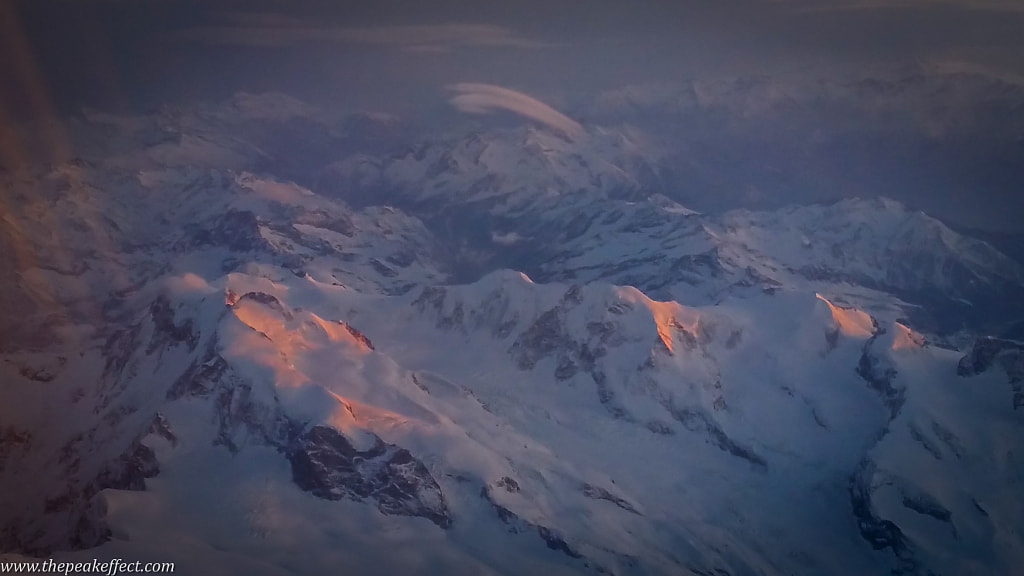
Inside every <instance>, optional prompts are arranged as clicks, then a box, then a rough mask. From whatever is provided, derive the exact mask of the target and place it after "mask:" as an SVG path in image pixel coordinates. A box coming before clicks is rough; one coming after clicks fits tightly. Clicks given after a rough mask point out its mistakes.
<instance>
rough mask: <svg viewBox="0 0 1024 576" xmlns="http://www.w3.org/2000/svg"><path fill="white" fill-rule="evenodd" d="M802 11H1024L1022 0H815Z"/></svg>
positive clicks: (808, 3)
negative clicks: (898, 9) (957, 9)
mask: <svg viewBox="0 0 1024 576" xmlns="http://www.w3.org/2000/svg"><path fill="white" fill-rule="evenodd" d="M797 6H798V10H799V11H802V12H839V11H859V10H887V9H893V8H928V7H937V6H945V7H952V8H960V9H963V10H976V11H991V12H1019V13H1024V2H1021V0H834V1H831V2H820V1H817V0H813V1H810V2H801V3H798V4H797Z"/></svg>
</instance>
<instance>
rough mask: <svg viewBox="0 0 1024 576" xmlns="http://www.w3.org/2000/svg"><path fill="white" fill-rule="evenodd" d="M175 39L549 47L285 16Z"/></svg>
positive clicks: (479, 34) (476, 32)
mask: <svg viewBox="0 0 1024 576" xmlns="http://www.w3.org/2000/svg"><path fill="white" fill-rule="evenodd" d="M174 37H175V39H177V40H179V41H187V42H204V43H207V44H228V45H241V46H268V47H274V46H288V45H292V44H300V43H333V44H353V45H364V46H380V47H391V48H398V49H402V50H406V51H410V52H425V53H437V52H449V51H452V50H454V49H460V48H474V47H488V48H546V47H550V46H553V45H552V44H549V43H546V42H541V41H539V40H533V39H530V38H526V37H523V36H519V35H518V34H515V33H514V32H512V31H511V30H509V29H508V28H505V27H503V26H495V25H492V24H479V23H477V24H472V23H449V24H424V25H408V26H364V27H339V26H322V25H315V24H311V23H310V22H308V21H303V20H299V19H295V18H292V17H289V16H284V15H279V14H268V13H236V14H228V15H226V16H225V22H224V24H222V25H216V26H200V27H195V28H189V29H187V30H184V31H181V32H178V33H177V34H175V35H174Z"/></svg>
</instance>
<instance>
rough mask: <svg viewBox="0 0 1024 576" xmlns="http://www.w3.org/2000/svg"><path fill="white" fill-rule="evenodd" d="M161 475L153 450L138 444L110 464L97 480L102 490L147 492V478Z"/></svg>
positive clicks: (98, 486)
mask: <svg viewBox="0 0 1024 576" xmlns="http://www.w3.org/2000/svg"><path fill="white" fill-rule="evenodd" d="M159 473H160V464H159V463H158V462H157V460H156V454H154V453H153V449H152V448H150V447H149V446H146V445H145V444H140V443H136V444H135V445H134V446H133V447H132V448H131V449H130V450H129V451H128V452H126V453H124V454H123V455H122V456H121V457H120V458H118V459H117V460H116V461H114V462H112V463H110V464H108V465H107V466H106V467H105V468H104V469H103V471H102V472H100V475H99V476H98V477H97V479H96V484H97V488H98V489H100V490H103V489H106V488H113V489H116V490H145V489H146V478H152V477H154V476H156V475H157V474H159Z"/></svg>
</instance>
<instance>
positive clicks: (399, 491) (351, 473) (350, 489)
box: [287, 426, 452, 528]
mask: <svg viewBox="0 0 1024 576" xmlns="http://www.w3.org/2000/svg"><path fill="white" fill-rule="evenodd" d="M375 440H376V442H375V443H374V445H373V446H372V447H370V448H369V449H366V450H358V449H356V448H355V447H354V446H352V444H351V443H350V442H349V441H348V439H346V438H345V437H344V436H343V435H342V434H340V433H338V432H337V431H336V430H334V429H332V428H328V427H326V426H314V427H312V428H310V429H309V430H307V431H306V432H305V433H303V434H301V435H300V436H299V437H297V438H296V439H295V440H294V441H293V442H292V444H291V445H290V446H289V447H288V449H287V455H288V460H289V461H290V462H291V465H292V479H293V480H294V482H295V483H296V484H297V485H298V486H299V488H301V489H303V490H305V491H307V492H310V493H312V494H313V495H314V496H317V497H319V498H324V499H327V500H340V499H342V498H349V499H352V500H362V499H364V498H372V499H373V500H375V501H376V502H377V508H378V509H379V510H380V511H381V512H382V513H384V514H394V515H401V516H420V517H423V518H426V519H428V520H430V521H431V522H433V523H434V524H437V525H438V526H440V527H441V528H448V527H450V526H451V523H452V518H451V515H450V513H449V511H448V506H447V504H446V503H445V499H444V495H443V494H442V493H441V487H440V486H438V484H437V482H436V481H435V480H434V478H433V477H432V476H431V475H430V473H429V472H428V471H427V468H426V466H424V465H423V463H422V462H420V461H419V460H417V459H416V458H414V457H413V456H412V455H411V454H410V453H409V451H408V450H406V449H404V448H399V447H397V446H395V445H393V444H387V443H385V442H383V441H382V440H380V439H379V438H376V439H375Z"/></svg>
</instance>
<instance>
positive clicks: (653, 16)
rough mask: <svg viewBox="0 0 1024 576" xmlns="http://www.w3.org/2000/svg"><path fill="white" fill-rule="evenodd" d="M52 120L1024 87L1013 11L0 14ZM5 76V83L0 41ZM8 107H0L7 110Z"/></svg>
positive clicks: (27, 5) (929, 6)
mask: <svg viewBox="0 0 1024 576" xmlns="http://www.w3.org/2000/svg"><path fill="white" fill-rule="evenodd" d="M0 5H3V8H2V10H3V12H2V17H3V22H4V24H3V26H4V27H5V29H6V30H5V31H6V32H9V31H11V30H12V29H14V28H18V29H20V30H21V31H22V34H23V36H24V37H25V38H26V39H27V43H28V45H29V50H30V51H31V52H32V54H33V57H34V60H35V64H36V66H37V67H38V68H39V70H40V71H41V72H42V75H43V77H44V78H45V82H46V83H47V84H48V85H49V89H50V92H51V94H52V95H53V98H54V100H55V101H56V102H57V103H58V104H59V105H61V106H67V107H72V108H73V107H75V106H76V105H79V104H80V103H81V102H88V103H91V104H102V105H105V106H110V105H112V104H117V105H124V106H133V105H134V106H140V105H143V106H144V105H146V104H149V103H152V102H154V101H167V100H174V99H179V98H189V97H208V96H215V95H220V94H224V93H231V92H233V91H235V90H237V89H239V88H242V89H249V90H261V89H278V90H282V91H286V92H289V93H294V94H296V95H299V96H304V97H306V98H310V99H315V100H324V101H333V102H334V103H337V104H339V105H342V106H350V107H353V108H363V107H367V106H370V105H376V106H379V107H384V108H409V107H412V108H415V107H419V106H424V105H429V104H436V102H437V101H438V100H439V99H442V98H443V93H442V90H441V88H442V87H444V86H447V85H450V84H454V83H458V82H486V83H493V84H499V85H507V86H515V87H520V88H526V89H530V90H533V91H536V92H539V93H541V94H542V95H543V96H545V97H547V98H549V99H555V100H557V99H559V98H566V97H570V96H571V93H572V92H575V91H587V90H598V89H602V88H608V87H613V86H617V85H622V84H628V83H639V82H645V81H651V80H656V79H658V80H663V79H666V78H686V77H691V76H709V75H743V74H754V73H769V74H774V73H780V72H794V71H795V72H799V71H802V70H836V69H840V70H845V69H854V68H856V67H858V66H866V65H870V64H872V63H892V62H897V61H906V62H914V61H920V60H947V59H954V60H964V61H969V62H972V63H976V64H979V65H984V66H990V67H993V68H1000V69H1008V70H1012V71H1015V72H1016V73H1024V58H1020V57H1019V56H1020V55H1021V54H1024V34H1021V33H1020V30H1022V29H1024V2H1019V1H1017V0H962V1H956V0H949V1H940V0H822V1H810V0H732V1H728V0H727V1H721V2H709V1H706V0H647V1H642V2H635V1H626V0H518V1H508V0H506V1H502V2H494V1H488V0H481V1H475V2H467V1H461V0H460V1H453V0H441V1H420V2H417V1H410V0H374V1H373V2H351V1H347V0H342V1H338V2H330V1H327V0H316V1H311V0H289V1H287V2H285V1H268V0H249V1H239V0H205V1H196V0H59V1H57V0H2V1H0ZM2 36H6V39H5V42H4V44H5V45H4V46H3V48H4V51H3V55H4V57H3V61H2V63H0V66H3V68H2V69H0V70H2V72H4V75H5V76H7V75H10V73H11V72H12V70H13V71H16V66H15V65H13V64H12V62H11V61H12V60H18V58H17V57H16V56H15V57H12V55H14V54H16V53H18V52H24V49H23V48H24V47H22V49H21V50H18V49H12V44H16V43H17V40H16V39H14V36H16V35H15V34H9V33H8V34H3V35H2ZM8 96H9V95H8Z"/></svg>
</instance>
